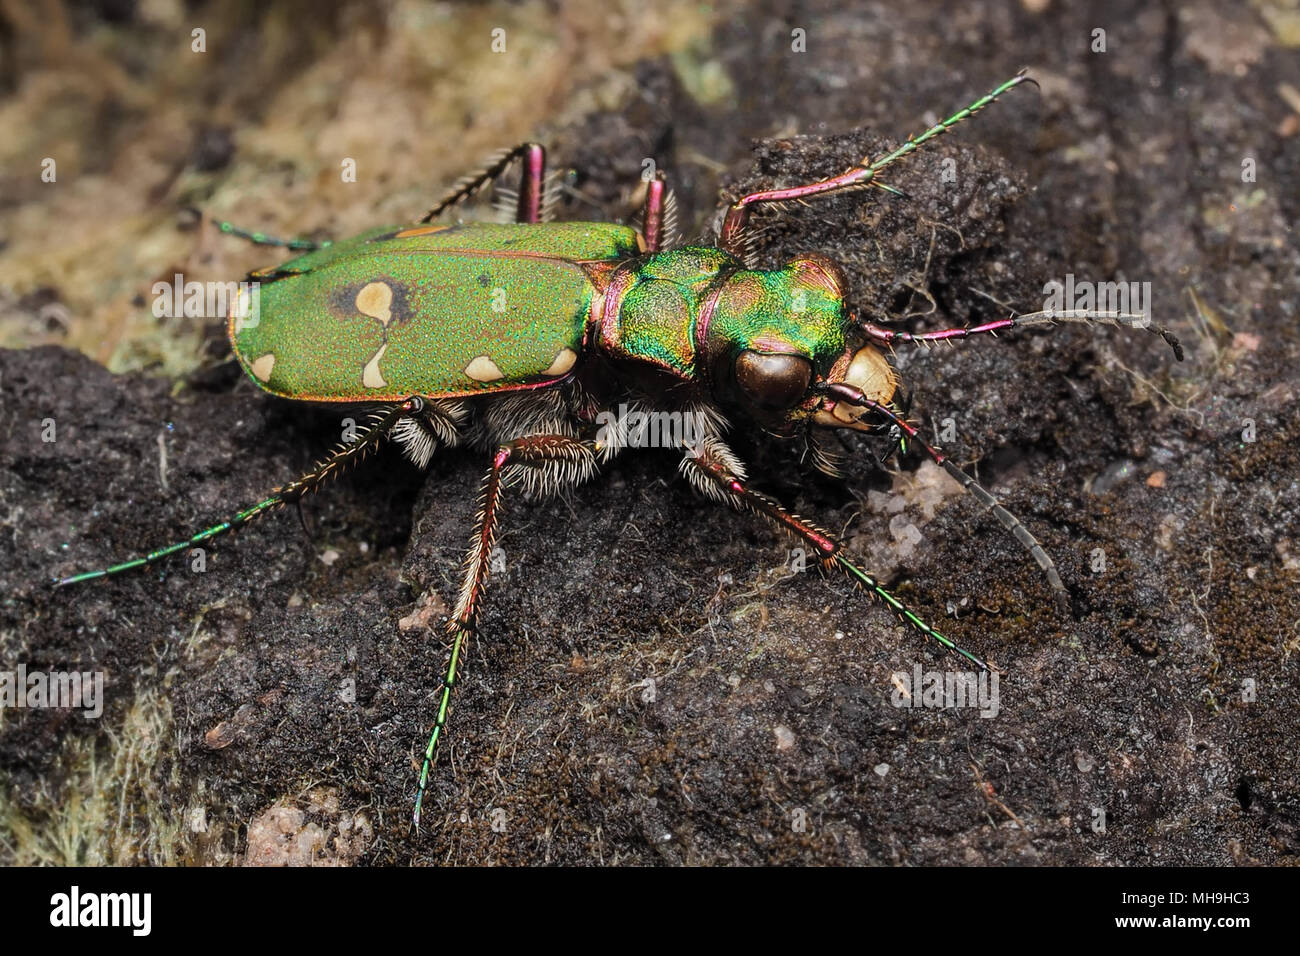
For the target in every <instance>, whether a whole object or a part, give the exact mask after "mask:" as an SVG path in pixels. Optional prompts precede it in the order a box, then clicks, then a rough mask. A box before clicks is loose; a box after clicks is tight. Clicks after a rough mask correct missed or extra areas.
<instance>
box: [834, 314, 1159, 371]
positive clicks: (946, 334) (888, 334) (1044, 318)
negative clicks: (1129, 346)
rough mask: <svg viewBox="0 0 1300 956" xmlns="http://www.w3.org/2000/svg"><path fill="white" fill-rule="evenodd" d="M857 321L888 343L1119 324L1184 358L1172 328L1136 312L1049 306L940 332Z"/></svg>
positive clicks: (939, 340)
mask: <svg viewBox="0 0 1300 956" xmlns="http://www.w3.org/2000/svg"><path fill="white" fill-rule="evenodd" d="M854 321H855V322H856V323H857V326H858V328H860V329H862V331H864V332H866V333H867V335H869V336H871V338H872V339H874V340H875V341H877V342H882V343H884V344H886V345H891V344H893V343H894V342H918V343H926V342H945V341H948V340H950V339H964V338H969V337H970V336H972V335H980V334H982V333H985V332H987V333H990V334H993V335H996V334H997V333H998V332H1001V331H1002V330H1004V329H1014V328H1019V327H1021V326H1029V325H1052V324H1054V323H1056V322H1080V323H1085V324H1088V323H1091V324H1096V325H1113V326H1116V327H1117V328H1122V327H1127V328H1130V329H1145V330H1146V331H1148V332H1154V333H1155V334H1156V335H1158V336H1160V337H1161V338H1162V339H1164V340H1165V341H1166V342H1168V343H1169V347H1170V348H1171V349H1173V350H1174V356H1175V357H1176V358H1177V359H1178V361H1180V362H1181V361H1182V360H1183V346H1182V343H1180V342H1179V341H1178V338H1177V337H1176V336H1175V335H1174V334H1173V333H1172V332H1170V331H1169V330H1168V329H1166V328H1163V327H1162V326H1159V325H1152V324H1151V320H1150V319H1149V318H1148V317H1147V316H1145V315H1142V314H1140V313H1132V312H1098V311H1096V310H1093V309H1070V310H1067V311H1064V312H1059V311H1055V310H1049V311H1047V312H1030V313H1028V314H1026V315H1013V316H1012V317H1011V318H1009V319H998V320H997V321H996V322H986V323H985V324H983V325H975V326H968V327H965V328H960V329H940V330H939V331H937V332H904V331H901V330H899V329H889V328H885V327H884V326H883V325H876V324H875V323H873V322H868V321H867V320H866V319H858V318H856V317H855V319H854Z"/></svg>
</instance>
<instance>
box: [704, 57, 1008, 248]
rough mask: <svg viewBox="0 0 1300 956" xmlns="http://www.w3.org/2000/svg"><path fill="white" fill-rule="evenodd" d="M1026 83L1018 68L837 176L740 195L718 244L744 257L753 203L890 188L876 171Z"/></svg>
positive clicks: (790, 200) (724, 225) (778, 201)
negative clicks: (972, 98)
mask: <svg viewBox="0 0 1300 956" xmlns="http://www.w3.org/2000/svg"><path fill="white" fill-rule="evenodd" d="M1026 82H1028V83H1033V82H1034V81H1033V80H1032V79H1030V77H1029V76H1028V75H1027V74H1026V72H1025V71H1024V70H1021V71H1020V72H1019V73H1017V74H1016V75H1015V76H1013V77H1012V78H1011V79H1009V80H1007V81H1006V82H1005V83H1003V84H1001V85H1000V86H997V87H995V88H993V89H992V90H990V91H989V92H988V93H986V94H984V95H983V96H981V97H980V98H979V99H978V100H976V101H975V102H974V103H972V104H970V106H967V107H966V108H965V109H962V110H958V111H957V112H956V113H954V114H953V115H952V116H950V117H948V118H947V119H946V120H943V121H942V122H940V123H936V124H935V125H933V126H931V127H930V128H929V129H927V130H926V131H925V132H924V133H922V134H920V135H919V136H911V137H908V140H907V142H906V143H904V144H903V145H902V146H900V147H898V148H897V149H896V150H894V151H893V152H891V153H888V154H887V155H885V156H882V157H881V158H880V159H877V160H876V161H875V162H872V161H871V157H870V156H867V157H864V158H863V160H862V161H861V162H860V163H858V164H857V165H856V166H851V167H849V168H848V169H846V170H845V171H844V172H842V173H840V174H839V175H838V176H831V177H830V178H829V179H821V180H818V181H817V182H815V183H806V184H804V185H802V186H790V187H787V188H785V189H771V190H767V191H765V192H757V193H750V194H749V195H748V196H743V197H741V198H740V199H738V200H737V201H736V202H734V203H732V204H731V208H730V209H728V210H727V218H726V219H725V220H724V221H723V223H722V232H721V234H720V235H719V236H718V245H719V246H721V247H722V248H723V249H725V250H726V251H727V252H730V253H732V254H733V255H737V256H742V257H743V255H744V253H745V246H746V242H745V229H746V227H747V226H748V224H749V214H750V210H751V208H752V207H754V206H759V205H763V204H771V203H783V202H792V201H798V200H802V199H809V198H812V197H813V196H826V195H829V194H831V193H837V192H842V191H844V190H849V189H865V188H867V187H869V186H876V185H881V186H882V188H886V189H892V187H887V186H883V184H879V183H877V181H876V174H877V173H878V172H880V170H882V169H884V168H885V167H886V166H889V165H891V164H892V163H895V162H897V161H898V160H900V159H902V158H903V157H904V156H907V155H908V154H910V153H914V152H916V150H918V149H919V148H920V147H921V145H922V144H923V143H926V142H928V141H929V140H932V139H934V138H935V137H936V136H941V135H943V134H944V133H946V132H948V130H950V129H952V128H953V127H954V126H956V125H957V124H958V123H960V122H961V121H962V120H965V119H968V118H969V117H971V116H973V115H974V114H975V113H977V112H979V111H980V110H982V109H983V108H984V107H986V106H988V105H989V104H990V103H992V102H993V101H994V100H996V99H997V98H998V97H1000V96H1001V95H1002V94H1004V93H1006V92H1007V91H1008V90H1011V89H1013V88H1015V87H1017V86H1019V85H1020V84H1021V83H1026Z"/></svg>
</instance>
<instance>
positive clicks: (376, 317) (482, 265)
mask: <svg viewBox="0 0 1300 956" xmlns="http://www.w3.org/2000/svg"><path fill="white" fill-rule="evenodd" d="M637 238H638V233H637V232H636V231H635V230H633V229H629V228H627V227H625V226H614V225H607V224H604V223H563V224H548V225H539V224H507V225H488V224H478V223H470V224H465V225H459V226H450V227H448V226H416V227H397V228H389V229H380V230H376V231H373V232H370V233H367V234H365V235H363V236H359V237H357V238H355V239H351V240H347V241H345V242H337V243H333V244H331V245H330V246H328V247H327V248H325V249H322V250H320V251H317V252H311V253H308V254H307V255H305V256H300V257H298V258H297V259H292V260H290V261H288V262H286V263H284V264H283V265H282V266H279V267H277V268H275V269H273V270H266V271H264V272H262V273H254V276H253V278H254V279H255V280H256V281H258V283H259V285H258V297H259V301H258V309H257V312H256V314H255V315H254V316H248V315H244V314H242V312H243V311H246V308H245V309H242V310H241V309H240V308H239V307H237V308H236V309H235V310H232V314H231V317H230V336H231V340H232V342H233V345H234V351H235V354H236V356H237V357H238V358H239V361H240V364H241V365H243V367H244V369H245V371H247V373H248V375H249V377H250V378H252V379H253V381H255V382H256V383H257V384H258V385H259V386H260V387H261V388H263V389H265V390H266V391H268V392H271V393H272V394H275V395H279V396H281V397H284V398H296V399H301V400H304V401H314V402H359V401H379V402H383V401H390V402H391V401H401V400H403V399H405V398H406V397H407V396H410V395H422V396H425V397H430V398H450V397H464V396H469V395H475V394H479V393H482V392H490V391H504V390H511V389H520V388H528V387H536V386H539V385H546V384H550V383H553V382H555V381H556V380H557V379H560V378H563V377H564V376H566V375H568V374H569V372H570V371H572V369H573V367H574V364H575V363H576V362H577V359H578V356H579V354H580V353H581V351H582V345H583V338H584V336H585V333H586V329H587V326H588V325H589V323H590V321H591V310H592V305H593V300H594V299H595V298H596V295H597V291H598V289H597V286H596V285H595V284H594V283H593V281H592V278H591V276H589V275H588V272H587V271H585V269H584V263H587V262H595V263H600V262H608V261H611V260H622V259H627V258H629V257H631V256H635V255H636V254H637V253H638V252H639V248H638V246H637Z"/></svg>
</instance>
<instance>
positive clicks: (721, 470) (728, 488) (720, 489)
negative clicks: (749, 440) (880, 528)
mask: <svg viewBox="0 0 1300 956" xmlns="http://www.w3.org/2000/svg"><path fill="white" fill-rule="evenodd" d="M682 472H683V473H684V474H685V475H686V477H687V478H688V479H690V481H691V484H693V485H694V486H695V487H696V488H697V489H699V490H700V491H702V492H703V493H704V494H706V495H708V496H709V497H710V498H713V499H714V500H715V501H722V502H726V503H727V504H730V505H731V506H732V507H734V508H737V509H739V510H742V511H744V510H748V511H754V512H756V513H758V514H760V515H762V516H763V517H765V518H767V519H768V520H769V521H771V522H772V523H773V524H775V525H776V526H777V527H779V528H782V529H784V530H786V531H789V532H791V533H793V534H795V535H796V536H798V537H799V538H802V539H803V540H804V541H806V542H807V543H808V544H810V545H811V546H812V547H813V548H815V549H816V551H817V554H818V556H819V557H820V558H821V560H822V561H823V562H825V564H826V565H827V566H830V567H834V568H836V569H838V570H839V571H840V572H841V573H843V574H845V575H847V576H848V577H849V579H850V580H852V581H853V582H854V583H856V584H860V585H862V586H864V587H866V588H868V589H869V590H871V591H872V592H874V593H875V595H876V596H877V597H879V598H880V599H881V600H882V601H883V602H884V603H885V604H886V606H888V607H889V609H890V610H892V611H893V612H894V613H895V614H897V615H898V617H899V619H900V620H901V621H903V623H904V624H907V625H908V626H910V627H913V628H915V629H916V630H918V631H920V632H921V633H922V634H924V635H925V636H926V637H929V638H932V639H933V640H935V641H937V642H938V643H939V644H941V645H943V646H944V647H945V648H947V649H948V650H949V651H952V652H953V653H956V654H960V655H961V656H962V657H964V658H966V660H968V661H970V662H971V663H972V664H974V665H975V666H976V667H978V668H980V669H981V670H989V665H988V664H986V663H985V662H984V661H982V660H980V659H979V658H978V657H976V656H975V655H974V654H972V653H970V652H969V651H967V650H965V649H963V648H961V647H959V646H958V645H957V644H955V643H954V642H953V641H952V640H950V639H949V638H947V637H944V635H942V634H940V633H939V632H938V631H936V630H935V629H934V628H932V627H931V626H930V625H929V624H927V623H925V621H923V620H921V618H920V617H918V616H917V615H916V614H915V613H914V612H913V611H912V610H911V609H910V608H908V606H907V605H906V604H904V603H903V602H902V601H900V600H899V599H898V598H896V597H894V595H893V594H892V593H890V592H889V591H888V590H886V589H885V586H884V585H882V584H881V583H880V582H879V581H877V580H876V579H875V578H874V577H873V576H872V575H871V574H869V573H868V572H867V571H866V570H865V569H864V568H862V567H861V566H859V565H858V564H856V563H855V562H854V561H853V560H851V559H850V558H849V557H848V556H847V555H845V554H844V551H843V548H842V546H841V544H840V542H839V541H837V540H836V539H835V538H834V537H832V536H831V535H830V533H829V532H826V531H823V530H822V529H821V528H818V527H817V526H815V525H813V524H812V523H811V522H808V521H806V520H804V519H803V518H801V517H799V516H798V515H796V514H794V513H793V512H790V511H788V510H787V509H786V508H784V507H783V506H782V505H781V504H780V503H779V502H777V501H775V500H774V499H772V498H769V497H768V496H767V495H765V494H762V493H761V492H758V491H755V490H753V489H752V488H750V487H749V486H748V485H746V484H745V480H744V478H745V475H744V469H743V468H742V467H741V465H740V462H739V461H737V460H736V457H735V456H734V455H733V454H732V453H731V450H730V449H728V448H727V446H726V445H724V444H723V443H722V442H721V441H719V440H717V439H715V438H706V439H704V440H703V441H702V442H700V443H699V444H698V445H696V446H695V447H694V448H693V449H691V453H690V454H688V455H687V456H686V457H684V458H683V459H682Z"/></svg>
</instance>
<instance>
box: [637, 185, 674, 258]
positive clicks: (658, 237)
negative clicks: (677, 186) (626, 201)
mask: <svg viewBox="0 0 1300 956" xmlns="http://www.w3.org/2000/svg"><path fill="white" fill-rule="evenodd" d="M667 191H668V187H667V185H666V184H665V182H664V174H663V173H658V172H657V173H655V178H654V179H652V180H650V181H649V182H648V183H646V190H645V215H644V216H643V217H642V225H641V233H642V235H644V236H645V246H646V252H658V251H659V246H660V245H661V244H662V243H663V230H664V195H665V194H666V193H667Z"/></svg>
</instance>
